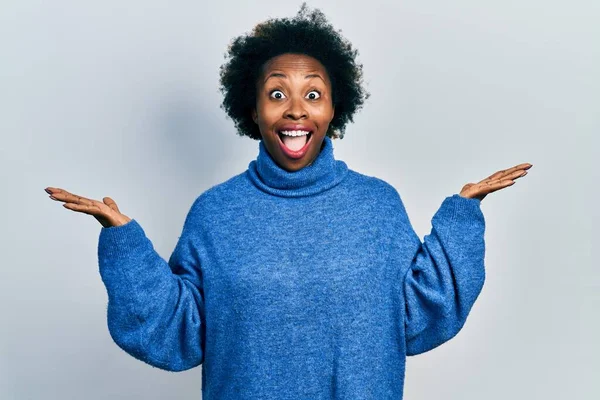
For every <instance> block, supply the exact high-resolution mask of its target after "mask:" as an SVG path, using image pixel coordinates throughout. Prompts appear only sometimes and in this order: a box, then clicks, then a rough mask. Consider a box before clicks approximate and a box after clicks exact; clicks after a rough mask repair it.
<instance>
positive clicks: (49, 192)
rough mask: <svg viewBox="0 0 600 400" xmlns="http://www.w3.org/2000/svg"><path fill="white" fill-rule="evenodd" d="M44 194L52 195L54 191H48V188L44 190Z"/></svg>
mask: <svg viewBox="0 0 600 400" xmlns="http://www.w3.org/2000/svg"><path fill="white" fill-rule="evenodd" d="M44 192H46V193H48V194H52V191H50V190H48V188H46V189H44Z"/></svg>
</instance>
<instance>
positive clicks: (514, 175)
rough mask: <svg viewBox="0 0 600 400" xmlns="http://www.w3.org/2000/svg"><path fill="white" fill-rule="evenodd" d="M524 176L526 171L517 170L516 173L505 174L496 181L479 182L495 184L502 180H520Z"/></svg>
mask: <svg viewBox="0 0 600 400" xmlns="http://www.w3.org/2000/svg"><path fill="white" fill-rule="evenodd" d="M525 175H527V171H524V170H522V169H518V170H516V171H513V172H512V173H511V174H507V175H504V176H502V177H499V178H496V179H489V180H487V179H486V180H483V181H481V182H480V183H497V182H498V181H503V180H514V179H517V178H520V177H522V176H525Z"/></svg>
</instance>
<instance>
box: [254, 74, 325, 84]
mask: <svg viewBox="0 0 600 400" xmlns="http://www.w3.org/2000/svg"><path fill="white" fill-rule="evenodd" d="M269 78H287V76H286V75H285V74H282V73H281V72H273V73H271V74H269V76H267V77H266V78H265V80H264V82H266V81H268V80H269ZM310 78H319V79H321V80H322V81H323V82H325V80H324V79H323V78H322V77H321V75H319V74H308V75H306V76H305V77H304V79H310Z"/></svg>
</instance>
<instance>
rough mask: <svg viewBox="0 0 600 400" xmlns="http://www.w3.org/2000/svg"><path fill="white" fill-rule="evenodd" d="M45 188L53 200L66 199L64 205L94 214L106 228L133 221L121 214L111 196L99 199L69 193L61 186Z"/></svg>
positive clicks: (70, 208) (77, 210)
mask: <svg viewBox="0 0 600 400" xmlns="http://www.w3.org/2000/svg"><path fill="white" fill-rule="evenodd" d="M44 190H45V191H46V193H49V194H50V198H51V199H52V200H57V201H64V202H65V204H63V207H65V208H68V209H69V210H73V211H76V212H82V213H84V214H89V215H93V216H94V217H95V218H96V219H97V220H98V222H100V223H101V224H102V226H103V227H105V228H110V227H113V226H120V225H125V224H126V223H127V222H129V221H131V218H129V217H128V216H126V215H124V214H121V212H120V211H119V207H117V204H116V203H115V202H114V200H113V199H111V198H110V197H104V198H103V199H102V201H98V200H92V199H88V198H86V197H82V196H78V195H75V194H72V193H69V192H67V191H66V190H63V189H60V188H53V187H47V188H46V189H44Z"/></svg>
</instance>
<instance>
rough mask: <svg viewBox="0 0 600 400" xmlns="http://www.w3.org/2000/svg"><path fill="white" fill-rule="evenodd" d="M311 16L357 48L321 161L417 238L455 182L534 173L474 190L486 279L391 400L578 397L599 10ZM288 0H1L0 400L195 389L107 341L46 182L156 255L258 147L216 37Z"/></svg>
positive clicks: (98, 288)
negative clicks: (395, 212) (347, 90)
mask: <svg viewBox="0 0 600 400" xmlns="http://www.w3.org/2000/svg"><path fill="white" fill-rule="evenodd" d="M308 4H309V6H311V7H313V8H314V7H316V8H319V9H321V10H322V11H323V12H324V13H325V14H326V15H327V17H328V18H329V20H330V21H331V22H332V23H333V24H334V26H335V27H336V28H337V29H341V30H342V33H343V35H344V36H345V37H347V38H348V39H349V40H350V41H351V42H352V43H353V45H354V46H355V47H356V48H358V49H359V56H358V59H359V61H360V62H362V63H363V64H364V71H365V83H366V87H367V90H368V91H370V92H371V98H370V99H369V100H368V101H367V103H366V104H365V107H364V109H363V110H362V111H360V112H359V113H358V114H357V115H356V117H355V122H354V123H353V124H351V125H349V126H348V129H347V132H346V137H345V138H344V139H342V140H338V141H335V142H334V147H335V152H334V154H335V157H336V158H338V159H342V160H344V161H345V162H346V163H347V164H348V166H349V167H350V168H352V169H354V170H356V171H359V172H361V173H364V174H367V175H373V176H377V177H380V178H382V179H384V180H386V181H388V182H389V183H391V184H392V185H394V186H395V187H396V188H397V190H398V191H399V192H400V194H401V196H402V199H403V201H404V203H405V206H406V208H407V211H408V213H409V216H410V218H411V221H412V223H413V226H414V228H415V230H416V231H417V233H418V234H419V235H420V236H421V238H423V236H424V235H425V234H427V233H429V230H430V227H431V225H430V223H431V217H432V216H433V214H434V213H435V211H436V210H437V209H438V207H439V206H440V205H441V202H442V201H443V199H444V198H445V197H446V196H449V195H452V194H453V193H458V192H459V191H460V189H461V188H462V186H463V185H464V184H465V183H468V182H477V181H479V180H481V179H483V178H485V177H487V176H488V175H490V174H492V173H493V172H495V171H497V170H499V169H504V168H508V167H511V166H514V165H516V164H519V163H522V162H530V163H532V164H533V165H534V166H533V168H532V169H531V170H530V172H529V174H528V175H527V176H526V177H524V178H521V179H519V180H517V183H516V184H515V185H513V186H512V187H509V188H506V189H503V190H501V191H498V192H496V193H492V194H490V195H488V197H487V198H486V199H484V200H483V202H482V210H483V212H484V215H485V217H486V236H485V239H486V271H487V280H486V283H485V286H484V288H483V291H482V293H481V295H480V297H479V299H478V300H477V302H476V304H475V305H474V307H473V309H472V311H471V314H470V315H469V318H468V320H467V323H466V325H465V327H464V328H463V330H462V331H461V332H459V334H458V335H457V336H456V337H455V338H453V339H451V340H450V341H448V342H447V343H445V344H444V345H442V346H441V347H439V348H437V349H435V350H432V351H430V352H428V353H425V354H422V355H419V356H416V357H409V358H408V360H407V363H408V364H407V372H406V383H405V398H406V399H411V400H420V399H437V398H442V396H443V398H444V399H447V400H449V399H461V400H462V399H482V398H485V399H490V400H491V399H506V398H514V399H565V398H569V399H596V398H598V397H599V396H600V383H599V381H598V376H600V361H599V360H600V348H599V345H598V338H599V337H600V324H599V319H598V315H599V314H598V309H599V308H600V290H599V289H600V274H599V272H598V262H597V260H596V259H595V262H592V256H593V255H592V243H594V244H596V245H597V244H598V234H597V230H598V223H599V222H600V219H599V218H598V209H597V204H598V200H599V199H598V197H599V196H598V194H599V191H598V178H599V176H598V175H599V174H598V171H599V169H598V163H597V158H598V148H600V147H599V140H598V134H599V132H600V130H599V128H600V95H599V93H600V74H599V72H600V46H598V38H600V24H598V21H599V20H600V3H599V2H597V1H595V0H590V1H584V0H574V1H571V2H564V1H562V2H559V1H541V0H521V1H485V2H482V1H475V0H471V1H467V0H458V1H452V2H447V1H400V2H399V1H379V0H373V1H368V2H354V3H353V2H343V1H337V2H336V1H312V2H309V3H308ZM299 7H300V1H272V0H271V1H260V2H242V1H229V0H221V1H218V2H211V3H206V2H192V1H129V2H121V1H112V0H111V1H109V0H107V1H94V2H91V1H87V2H86V1H84V2H81V1H79V2H75V1H65V0H56V1H53V2H42V1H32V0H19V1H17V0H12V1H11V0H8V1H3V2H2V5H1V6H0V49H1V51H2V53H1V54H2V61H1V62H0V110H1V111H0V112H1V118H0V134H1V135H2V137H1V141H0V178H1V182H2V190H1V193H2V196H0V207H1V210H2V215H3V218H2V224H1V228H0V229H1V230H0V240H1V241H0V242H1V243H2V258H3V266H2V269H1V272H0V274H1V275H0V293H1V294H2V301H1V302H0V315H1V318H2V322H1V324H0V326H1V328H0V398H2V399H5V400H12V399H82V398H86V399H109V398H110V399H164V398H173V399H199V398H200V395H201V394H200V390H201V367H198V368H194V369H192V370H190V371H186V372H182V373H169V372H165V371H161V370H159V369H155V368H152V367H150V366H148V365H146V364H144V363H142V362H140V361H137V360H135V359H134V358H132V357H131V356H129V355H127V354H126V353H125V352H123V351H122V350H121V349H120V348H118V347H117V346H116V345H115V344H114V343H113V341H112V339H111V338H110V335H109V333H108V329H107V325H106V305H107V296H106V291H105V288H104V286H103V284H102V281H101V279H100V275H99V273H98V262H97V261H98V260H97V253H96V252H97V244H98V235H99V232H100V229H101V225H100V224H99V223H98V222H97V221H96V220H95V219H94V218H93V217H92V216H88V215H85V214H80V213H75V212H73V211H70V210H67V209H65V208H63V207H62V206H61V204H62V203H59V202H54V201H52V200H49V199H48V195H47V194H46V193H45V192H44V191H43V189H44V188H45V187H47V186H54V187H61V188H64V189H66V190H69V191H71V192H73V193H76V194H80V195H83V196H86V197H91V198H95V199H101V198H102V197H104V196H111V197H112V198H113V199H115V200H116V202H117V204H118V205H119V206H120V208H121V210H122V212H123V213H125V214H126V215H128V216H130V217H133V218H136V219H137V220H138V221H139V222H140V224H141V225H142V226H143V227H144V229H145V231H146V233H147V235H148V237H149V238H150V239H151V240H152V242H153V244H154V246H155V248H156V250H157V251H158V252H159V253H160V254H161V255H162V256H163V258H165V259H166V258H168V256H169V255H170V254H171V252H172V251H173V249H174V246H175V243H176V241H177V238H178V236H179V235H180V233H181V229H182V226H183V222H184V218H185V215H186V214H187V212H188V210H189V207H190V206H191V204H192V202H193V201H194V199H195V198H196V197H197V196H198V195H199V194H200V193H202V192H203V191H204V190H206V189H208V188H209V187H211V186H213V185H215V184H218V183H220V182H222V181H224V180H226V179H228V178H229V177H231V176H233V175H234V174H237V173H240V172H242V171H244V170H245V169H246V168H247V166H248V163H249V162H250V161H251V160H253V159H254V158H255V157H256V155H257V153H258V142H257V141H253V140H251V139H248V138H242V137H239V136H237V134H236V132H235V130H234V125H233V122H232V121H231V120H228V119H227V118H226V117H225V113H224V112H223V111H222V110H221V109H220V108H219V105H220V103H221V101H222V97H221V94H220V93H219V91H218V77H219V75H218V73H219V66H220V65H221V64H222V63H223V62H224V61H225V59H224V53H225V50H226V48H227V45H228V43H229V42H230V40H231V39H232V38H233V37H235V36H238V35H241V34H243V33H245V32H249V31H250V30H251V29H252V27H253V26H254V25H255V24H256V23H258V22H261V21H264V20H265V19H267V18H269V17H285V16H293V15H295V14H296V12H297V11H298V9H299ZM592 157H594V160H593V161H592ZM592 205H595V207H593V206H592ZM595 255H596V256H597V255H598V254H597V253H596V254H595Z"/></svg>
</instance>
